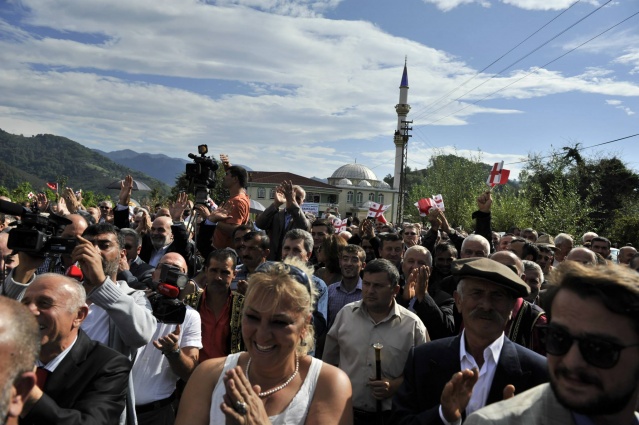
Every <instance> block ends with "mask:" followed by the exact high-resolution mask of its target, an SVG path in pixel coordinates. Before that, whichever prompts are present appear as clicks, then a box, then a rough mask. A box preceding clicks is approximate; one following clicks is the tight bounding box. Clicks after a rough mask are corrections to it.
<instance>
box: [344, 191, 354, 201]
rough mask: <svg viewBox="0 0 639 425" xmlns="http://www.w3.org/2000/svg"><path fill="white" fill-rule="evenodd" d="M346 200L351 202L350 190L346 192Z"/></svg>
mask: <svg viewBox="0 0 639 425" xmlns="http://www.w3.org/2000/svg"><path fill="white" fill-rule="evenodd" d="M346 202H353V192H352V191H349V192H348V193H347V194H346Z"/></svg>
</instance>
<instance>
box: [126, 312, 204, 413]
mask: <svg viewBox="0 0 639 425" xmlns="http://www.w3.org/2000/svg"><path fill="white" fill-rule="evenodd" d="M176 326H177V325H170V324H166V323H160V322H158V327H157V329H156V330H155V333H154V334H153V338H152V339H151V341H150V342H149V343H148V344H146V345H145V346H144V347H141V348H139V349H138V353H137V356H136V358H135V363H134V364H133V368H132V369H131V375H132V377H133V388H134V391H135V404H136V405H138V406H139V405H143V404H148V403H152V402H154V401H158V400H163V399H165V398H167V397H169V396H170V395H171V394H172V393H173V391H175V383H176V382H177V380H178V376H177V375H176V374H175V373H174V372H173V369H171V365H170V364H169V361H168V359H167V358H166V356H164V355H163V354H162V352H161V351H160V350H158V349H157V348H155V346H154V345H153V341H157V340H158V339H160V337H163V336H165V335H168V334H169V333H171V332H173V331H175V328H176ZM178 344H179V346H180V348H184V347H196V348H198V349H200V348H202V322H201V320H200V313H198V312H197V311H195V310H194V309H192V308H191V307H188V306H187V307H186V317H185V318H184V323H182V325H181V326H180V336H179V338H178Z"/></svg>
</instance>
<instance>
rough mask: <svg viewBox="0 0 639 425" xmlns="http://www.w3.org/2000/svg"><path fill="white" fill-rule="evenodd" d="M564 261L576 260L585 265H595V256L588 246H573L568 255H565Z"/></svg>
mask: <svg viewBox="0 0 639 425" xmlns="http://www.w3.org/2000/svg"><path fill="white" fill-rule="evenodd" d="M566 261H576V262H578V263H581V264H583V265H585V266H596V265H597V256H596V255H595V253H594V252H593V251H591V250H589V249H588V248H582V247H578V248H573V249H572V250H571V251H570V252H569V253H568V255H566Z"/></svg>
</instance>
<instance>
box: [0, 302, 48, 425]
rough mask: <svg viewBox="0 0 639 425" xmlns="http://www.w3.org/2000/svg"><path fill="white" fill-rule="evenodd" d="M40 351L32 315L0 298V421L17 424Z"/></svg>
mask: <svg viewBox="0 0 639 425" xmlns="http://www.w3.org/2000/svg"><path fill="white" fill-rule="evenodd" d="M39 354H40V330H39V328H38V323H37V322H36V320H35V318H34V317H33V314H31V312H30V311H29V309H27V308H26V307H24V306H23V305H21V304H20V303H19V302H17V301H15V300H12V299H10V298H6V297H0V420H1V418H4V421H5V422H4V423H5V425H17V424H18V418H19V417H20V413H22V407H23V405H24V403H25V401H26V400H27V397H28V396H29V393H30V392H31V389H32V388H33V387H34V386H35V384H36V374H35V372H34V371H33V369H34V365H35V361H36V359H37V358H38V355H39Z"/></svg>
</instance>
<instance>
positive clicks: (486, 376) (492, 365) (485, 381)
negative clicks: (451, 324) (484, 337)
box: [459, 331, 504, 415]
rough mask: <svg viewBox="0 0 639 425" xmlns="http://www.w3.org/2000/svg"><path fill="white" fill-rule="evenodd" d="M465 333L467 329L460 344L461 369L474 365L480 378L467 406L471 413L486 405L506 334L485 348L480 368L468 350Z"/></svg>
mask: <svg viewBox="0 0 639 425" xmlns="http://www.w3.org/2000/svg"><path fill="white" fill-rule="evenodd" d="M465 333H466V331H463V332H462V336H461V340H460V344H459V360H460V362H461V370H464V369H472V368H474V367H476V368H477V369H479V379H478V380H477V383H476V384H475V386H474V387H473V394H472V395H471V396H470V401H469V402H468V405H467V406H466V415H470V414H471V413H473V412H474V411H475V410H479V409H481V408H482V407H484V406H485V405H486V400H487V399H488V393H489V392H490V386H491V385H492V383H493V378H494V377H495V370H497V363H499V356H500V355H501V349H502V347H503V346H504V334H503V333H502V334H501V336H500V337H499V338H497V339H496V340H495V341H493V343H492V344H490V345H489V346H488V347H486V348H485V349H484V364H482V365H481V369H480V368H479V366H477V361H476V360H475V358H473V356H472V355H471V354H470V352H468V351H466V341H465V338H464V335H465Z"/></svg>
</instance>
